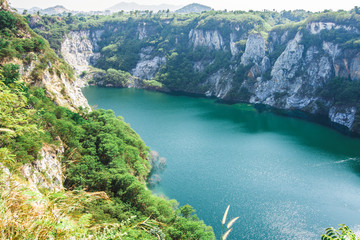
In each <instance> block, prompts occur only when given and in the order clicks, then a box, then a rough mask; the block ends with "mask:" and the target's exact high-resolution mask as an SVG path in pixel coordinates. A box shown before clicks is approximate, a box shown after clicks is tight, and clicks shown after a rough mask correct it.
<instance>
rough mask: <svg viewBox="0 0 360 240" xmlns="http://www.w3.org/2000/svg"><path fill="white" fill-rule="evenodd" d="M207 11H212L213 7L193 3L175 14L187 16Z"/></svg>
mask: <svg viewBox="0 0 360 240" xmlns="http://www.w3.org/2000/svg"><path fill="white" fill-rule="evenodd" d="M206 11H211V7H208V6H205V5H201V4H198V3H192V4H189V5H186V6H184V7H182V8H180V9H178V10H176V11H175V12H177V13H183V14H186V13H202V12H206Z"/></svg>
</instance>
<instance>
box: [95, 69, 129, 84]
mask: <svg viewBox="0 0 360 240" xmlns="http://www.w3.org/2000/svg"><path fill="white" fill-rule="evenodd" d="M130 78H131V75H130V73H128V72H124V71H121V70H116V69H113V68H109V69H107V70H106V72H105V73H104V74H97V75H96V76H95V77H94V80H95V81H96V82H97V83H98V84H99V85H102V86H106V85H111V86H114V87H126V86H127V85H128V84H129V82H130ZM100 83H101V84H100Z"/></svg>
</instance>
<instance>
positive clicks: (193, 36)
mask: <svg viewBox="0 0 360 240" xmlns="http://www.w3.org/2000/svg"><path fill="white" fill-rule="evenodd" d="M189 41H190V45H191V46H193V47H194V48H196V47H198V46H205V47H208V48H209V49H215V50H220V49H222V48H224V40H223V38H222V36H221V34H220V33H219V31H218V30H214V31H204V30H201V29H191V31H190V32H189Z"/></svg>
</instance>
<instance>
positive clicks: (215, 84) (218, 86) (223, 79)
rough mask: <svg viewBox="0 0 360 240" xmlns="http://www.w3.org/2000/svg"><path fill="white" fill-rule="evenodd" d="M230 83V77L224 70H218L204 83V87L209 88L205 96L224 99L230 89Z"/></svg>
mask: <svg viewBox="0 0 360 240" xmlns="http://www.w3.org/2000/svg"><path fill="white" fill-rule="evenodd" d="M231 82H232V77H231V76H229V74H228V73H227V72H226V71H225V70H224V69H220V70H219V71H217V72H216V73H214V74H212V75H210V76H209V77H208V78H207V80H206V82H205V83H204V85H205V86H207V87H209V88H210V89H209V90H208V91H207V92H206V93H205V95H206V96H208V97H210V96H214V97H217V98H224V97H225V96H226V94H227V93H228V92H229V91H230V89H231Z"/></svg>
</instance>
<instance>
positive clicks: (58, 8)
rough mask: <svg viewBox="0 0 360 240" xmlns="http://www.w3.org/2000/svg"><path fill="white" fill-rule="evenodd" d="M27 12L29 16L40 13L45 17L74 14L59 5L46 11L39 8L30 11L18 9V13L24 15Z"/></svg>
mask: <svg viewBox="0 0 360 240" xmlns="http://www.w3.org/2000/svg"><path fill="white" fill-rule="evenodd" d="M25 10H26V11H27V13H28V14H36V13H38V12H39V13H40V14H41V15H45V14H46V15H58V14H63V13H68V12H72V11H70V10H68V9H66V8H65V7H64V6H61V5H57V6H54V7H49V8H45V9H41V8H38V7H33V8H30V9H26V8H16V11H17V12H18V13H20V14H22V13H23V12H24V11H25Z"/></svg>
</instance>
